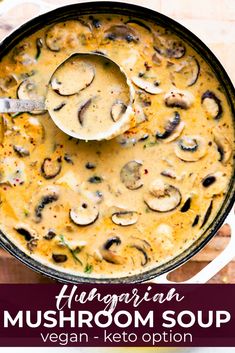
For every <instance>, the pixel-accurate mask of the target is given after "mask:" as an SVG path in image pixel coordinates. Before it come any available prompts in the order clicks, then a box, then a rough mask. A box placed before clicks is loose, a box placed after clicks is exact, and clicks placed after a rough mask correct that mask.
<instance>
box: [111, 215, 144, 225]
mask: <svg viewBox="0 0 235 353" xmlns="http://www.w3.org/2000/svg"><path fill="white" fill-rule="evenodd" d="M111 218H112V221H113V223H115V224H117V225H119V226H130V225H132V224H135V223H136V222H137V221H138V218H139V215H138V213H137V212H135V211H119V212H115V213H113V214H112V217H111Z"/></svg>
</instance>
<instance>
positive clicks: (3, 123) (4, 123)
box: [0, 115, 7, 144]
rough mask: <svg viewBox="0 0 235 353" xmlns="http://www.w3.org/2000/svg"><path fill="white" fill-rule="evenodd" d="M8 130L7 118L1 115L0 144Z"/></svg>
mask: <svg viewBox="0 0 235 353" xmlns="http://www.w3.org/2000/svg"><path fill="white" fill-rule="evenodd" d="M6 132H7V120H6V118H5V117H4V116H3V115H0V144H2V143H3V141H4V137H5V134H6Z"/></svg>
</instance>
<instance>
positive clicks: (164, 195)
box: [144, 179, 181, 212]
mask: <svg viewBox="0 0 235 353" xmlns="http://www.w3.org/2000/svg"><path fill="white" fill-rule="evenodd" d="M144 201H145V203H146V204H147V206H148V207H149V208H150V209H151V210H153V211H157V212H168V211H172V210H174V209H175V208H176V207H177V206H178V205H179V204H180V202H181V193H180V191H179V189H177V188H176V187H175V186H173V185H170V184H166V183H164V182H163V181H162V180H161V179H156V180H154V181H153V182H152V184H151V185H150V187H149V191H148V192H147V193H146V194H145V195H144Z"/></svg>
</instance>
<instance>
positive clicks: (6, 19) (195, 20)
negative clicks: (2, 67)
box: [0, 0, 235, 283]
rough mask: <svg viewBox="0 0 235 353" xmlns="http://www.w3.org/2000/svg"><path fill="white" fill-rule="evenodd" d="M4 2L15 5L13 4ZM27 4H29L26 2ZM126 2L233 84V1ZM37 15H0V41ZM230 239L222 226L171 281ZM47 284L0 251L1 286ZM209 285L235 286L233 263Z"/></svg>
mask: <svg viewBox="0 0 235 353" xmlns="http://www.w3.org/2000/svg"><path fill="white" fill-rule="evenodd" d="M4 1H12V2H14V0H4ZM123 1H124V0H123ZM28 2H30V0H27V3H28ZM44 2H47V3H49V4H50V5H52V6H54V7H56V6H59V5H66V4H69V3H72V2H73V3H74V2H76V1H70V0H47V1H44ZM77 2H79V1H77ZM126 2H129V3H136V4H137V5H142V6H145V7H148V8H151V9H153V10H156V11H158V12H162V13H164V14H165V15H167V16H169V17H172V18H174V19H175V20H176V21H178V22H180V23H181V24H183V25H185V26H186V27H187V28H188V29H190V30H191V31H192V32H194V33H195V34H196V35H197V36H198V37H199V38H200V39H202V40H203V41H204V42H205V43H206V44H207V45H208V46H209V48H210V49H212V51H213V52H214V53H215V54H216V56H217V57H218V58H219V60H220V61H221V63H222V64H223V66H224V67H225V69H226V70H227V72H228V74H229V75H230V77H231V79H232V81H233V82H234V83H235V62H234V54H235V1H234V0H197V1H195V0H139V1H138V0H136V1H134V0H131V1H126ZM23 3H24V1H23V0H22V4H23ZM37 12H38V8H37V6H35V5H29V4H27V5H21V6H17V8H15V9H14V10H11V11H10V12H9V13H8V14H7V15H4V16H1V13H0V39H2V38H3V37H4V35H6V34H7V33H8V32H9V31H11V30H12V29H14V28H15V27H16V26H17V25H19V24H21V23H23V22H24V21H26V20H27V19H29V18H30V17H31V16H34V15H36V14H37ZM234 228H235V227H234ZM233 231H235V229H233ZM229 236H230V228H229V227H228V226H225V227H224V228H223V229H222V230H221V231H220V232H219V234H217V235H216V236H215V237H214V239H213V240H212V241H211V242H210V243H209V244H208V245H207V246H206V247H205V248H204V249H203V250H202V251H201V252H200V253H199V254H197V255H196V256H195V257H194V258H193V259H192V260H190V261H189V262H188V263H187V264H185V265H183V266H181V268H179V269H178V270H176V271H175V272H173V273H171V275H170V279H171V280H174V281H177V282H180V281H183V280H185V279H188V278H190V277H191V276H192V275H194V274H196V273H197V272H198V271H200V269H202V268H203V267H204V266H206V265H207V264H208V263H209V262H210V261H211V260H213V259H214V258H215V257H216V256H217V255H218V254H219V253H220V252H221V250H222V249H223V248H224V247H225V246H226V244H227V243H228V241H229ZM50 281H51V280H50V279H47V278H45V277H43V276H41V275H39V274H37V273H35V272H33V271H32V270H30V269H28V268H27V267H26V266H24V265H23V264H21V263H19V262H18V261H17V260H16V259H14V258H13V257H12V256H11V255H9V254H8V253H7V252H5V251H4V250H2V249H0V283H46V282H50ZM210 283H235V259H234V261H231V262H230V264H228V265H227V266H226V267H225V268H224V269H223V270H222V271H221V272H220V273H218V274H217V275H216V276H215V277H214V278H212V279H211V280H210Z"/></svg>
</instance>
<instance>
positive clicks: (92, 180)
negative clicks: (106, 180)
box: [88, 175, 103, 184]
mask: <svg viewBox="0 0 235 353" xmlns="http://www.w3.org/2000/svg"><path fill="white" fill-rule="evenodd" d="M88 181H89V183H92V184H100V183H102V181H103V178H101V177H99V176H97V175H94V176H92V177H90V178H89V179H88Z"/></svg>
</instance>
